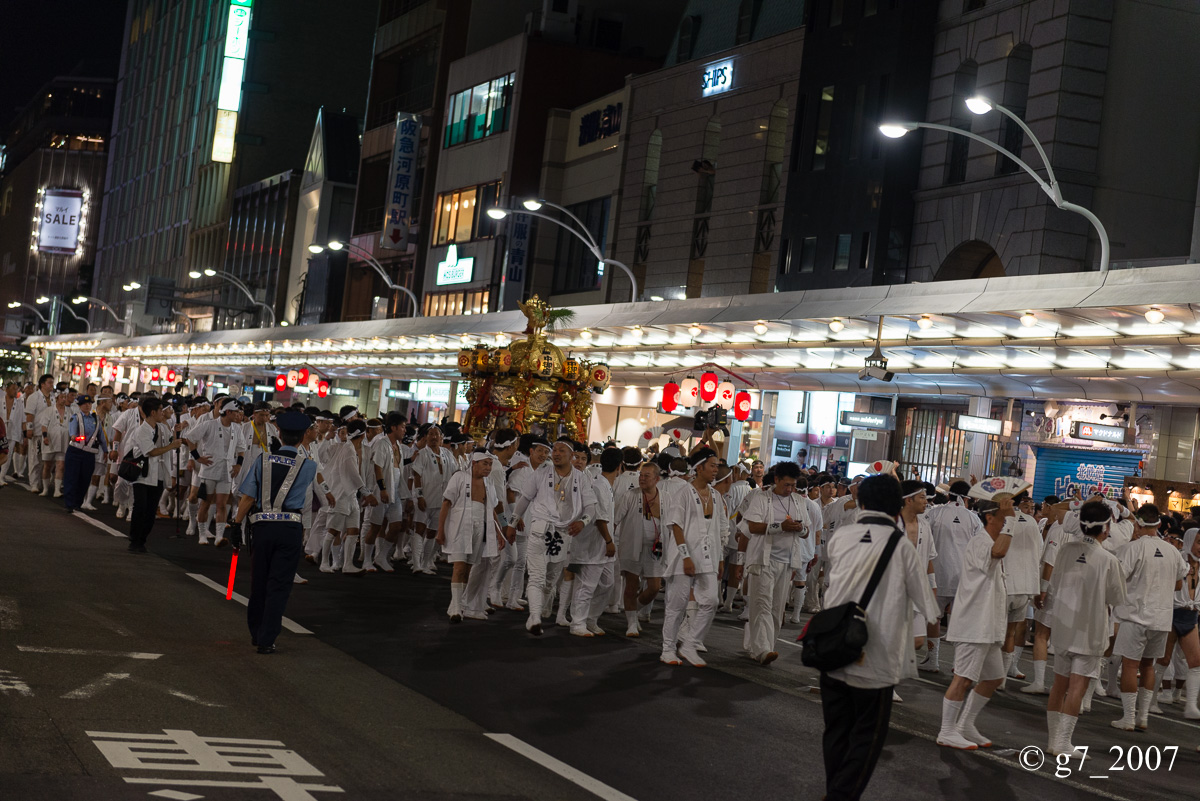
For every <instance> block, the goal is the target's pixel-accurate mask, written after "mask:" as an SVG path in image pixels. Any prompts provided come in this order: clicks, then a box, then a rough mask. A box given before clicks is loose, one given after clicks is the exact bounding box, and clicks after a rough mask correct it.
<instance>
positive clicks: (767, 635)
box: [0, 376, 1200, 797]
mask: <svg viewBox="0 0 1200 801" xmlns="http://www.w3.org/2000/svg"><path fill="white" fill-rule="evenodd" d="M282 411H284V410H283V409H281V408H276V407H272V406H271V405H269V404H266V403H250V402H249V401H248V399H244V398H243V399H238V398H233V397H228V396H216V397H214V398H212V399H211V400H210V399H208V398H205V397H202V396H184V395H176V394H171V393H168V394H167V395H165V396H163V397H157V396H155V395H154V394H152V393H146V394H142V395H138V394H137V393H134V394H133V395H128V396H127V395H124V394H120V393H114V392H113V391H112V389H111V388H109V387H104V388H99V389H98V388H95V387H94V386H89V387H87V388H85V389H84V390H83V391H82V392H76V391H75V390H73V389H72V388H70V387H69V386H66V385H65V384H60V385H58V386H55V385H54V383H53V380H52V378H51V377H50V376H44V377H43V378H42V380H41V381H39V382H38V383H37V384H36V385H34V384H30V385H28V386H27V387H25V388H24V389H23V390H22V389H21V388H20V387H17V386H16V385H9V387H7V388H6V398H5V405H4V408H3V412H4V420H5V421H6V422H7V429H8V431H9V432H10V434H11V435H12V436H11V441H10V444H9V458H8V459H7V461H6V463H5V464H4V466H3V469H2V470H0V483H3V482H4V481H5V480H6V479H9V478H12V477H14V476H17V477H21V478H26V479H27V480H28V482H29V487H30V489H31V490H32V491H34V492H40V493H42V494H44V495H54V496H55V497H62V498H63V502H64V504H65V506H66V508H67V510H68V511H72V510H75V509H83V510H93V509H95V508H96V506H95V504H97V503H113V504H114V505H115V506H116V513H117V516H118V517H119V518H124V519H127V520H129V521H130V546H129V548H130V550H131V551H135V552H144V551H145V542H146V537H147V536H148V534H149V532H150V529H151V527H152V526H153V523H154V520H155V518H156V517H166V518H172V517H176V518H178V519H179V520H180V521H181V524H182V521H185V520H186V534H187V535H188V536H194V537H195V538H196V541H197V542H198V543H199V544H200V545H211V546H215V547H218V548H220V547H224V546H226V545H227V544H229V543H228V539H227V537H226V536H225V535H226V527H227V525H228V521H230V520H232V519H233V517H232V510H233V509H234V508H235V507H236V504H237V502H238V497H239V493H240V490H239V476H240V475H241V473H242V471H243V470H245V469H246V468H247V465H253V464H254V463H255V460H257V459H260V458H261V457H262V456H263V454H264V453H272V452H274V451H275V450H276V449H277V448H278V447H279V439H278V434H279V432H278V431H277V430H276V429H275V427H274V424H273V422H272V420H273V418H274V416H275V415H276V414H277V413H279V412H282ZM288 411H294V412H300V413H303V414H305V415H308V417H309V418H310V419H311V422H312V426H311V427H309V428H308V429H307V430H306V431H305V432H304V434H303V439H302V440H301V442H300V443H299V445H298V453H299V454H300V455H302V456H303V457H304V458H305V459H307V460H311V461H312V462H313V463H314V464H315V466H316V479H315V481H313V482H312V486H311V489H310V490H309V494H308V498H307V499H306V501H305V503H304V504H303V512H302V517H303V527H304V543H305V546H304V550H305V558H307V559H308V560H309V561H311V562H313V563H314V564H316V565H317V566H318V568H319V571H320V572H321V573H326V574H340V575H343V576H356V577H357V576H364V575H367V574H373V573H392V572H395V571H396V570H397V569H399V567H400V566H402V565H406V566H407V569H409V570H411V571H412V572H413V573H417V574H435V573H436V572H437V563H438V561H439V560H440V561H444V562H446V563H448V564H449V566H450V567H449V569H450V575H451V583H450V587H449V598H448V599H447V601H448V603H447V607H446V614H447V617H448V620H449V622H450V623H451V624H461V623H462V622H463V621H486V620H488V619H489V617H490V616H491V615H493V613H495V612H497V611H498V610H500V609H510V610H519V611H521V612H522V613H523V614H524V616H525V629H526V630H527V631H528V632H529V634H530V635H532V636H540V635H542V633H543V631H544V627H545V626H547V625H550V624H551V623H553V624H556V625H558V626H563V627H565V628H566V629H567V630H568V631H569V632H570V634H571V635H574V636H578V637H583V638H590V637H599V636H604V635H605V634H606V631H605V629H604V628H602V627H601V626H600V625H599V620H600V618H601V616H602V615H605V614H612V615H619V616H621V617H623V622H624V628H625V636H627V637H639V636H641V635H642V633H643V632H644V631H645V630H646V627H647V626H648V625H649V622H650V620H651V615H652V614H653V610H654V607H655V605H656V604H659V605H660V608H661V637H662V649H661V653H660V657H659V658H660V660H661V661H662V662H663V663H664V664H667V665H673V666H674V665H682V664H684V663H688V664H690V665H693V666H696V667H703V666H705V656H704V654H705V652H706V647H705V641H706V636H707V634H708V631H709V628H710V627H711V625H712V622H713V620H714V616H715V615H716V613H717V612H718V611H719V610H723V611H724V612H727V613H729V612H734V611H735V604H737V605H739V606H740V619H741V620H742V621H744V622H745V626H744V629H743V648H744V651H745V654H746V657H747V658H749V659H751V660H753V661H754V662H757V663H759V664H762V665H768V664H770V663H771V662H773V661H774V660H776V659H778V658H779V653H778V651H777V649H776V647H775V643H776V641H777V638H778V637H779V635H780V630H781V627H782V626H783V624H784V623H785V622H786V620H787V619H789V611H788V608H789V607H790V608H791V611H790V620H792V621H793V622H797V623H798V622H800V621H801V617H800V615H801V612H802V611H808V612H815V611H817V610H819V609H821V608H823V607H830V606H837V605H838V604H842V603H846V602H847V601H853V600H855V599H856V598H858V597H859V596H860V595H861V594H862V590H863V588H864V587H865V586H866V584H867V579H868V577H869V576H870V574H871V572H872V570H873V568H874V567H875V565H876V564H877V562H878V561H879V560H880V558H881V554H882V553H883V552H884V551H883V549H884V544H885V543H886V542H887V540H888V539H889V537H890V534H891V533H892V532H894V531H899V532H900V533H901V534H902V535H903V536H902V537H900V538H899V539H898V544H897V545H896V546H893V547H894V548H895V550H894V552H893V551H889V552H888V553H889V556H890V561H888V562H887V563H886V567H887V570H886V571H885V572H884V573H883V574H882V575H883V578H882V580H881V581H880V583H879V584H878V591H877V592H876V593H875V594H874V596H872V599H871V601H870V603H869V605H868V606H867V610H866V611H867V619H868V622H869V625H870V639H869V641H868V645H867V648H866V650H865V651H864V655H863V658H862V659H861V660H859V661H858V662H856V663H855V664H852V665H849V666H847V667H845V668H842V669H839V670H834V671H830V672H828V673H827V674H824V675H823V676H822V685H821V686H822V698H823V702H824V703H825V707H826V719H827V731H826V739H825V750H826V768H827V774H828V781H829V787H830V792H831V795H830V797H857V795H856V793H861V789H862V787H864V786H865V782H866V778H867V777H869V775H870V772H871V769H872V768H873V765H874V762H875V760H876V759H877V758H878V755H879V750H880V749H881V748H882V743H883V738H882V737H879V736H877V735H878V734H879V733H880V732H881V731H882V730H885V729H886V725H887V716H888V714H890V707H891V704H892V703H893V702H894V701H895V700H898V699H899V697H898V695H896V690H895V687H896V685H898V684H899V682H900V681H901V680H902V679H904V678H907V677H913V676H916V675H917V673H918V672H929V673H939V672H941V671H942V670H943V663H942V661H941V658H940V653H941V649H942V643H943V641H945V642H948V643H952V645H953V649H954V656H953V668H952V675H951V678H950V684H949V687H948V689H947V690H946V693H945V697H944V699H943V702H942V723H941V728H940V731H939V732H938V735H937V742H938V743H939V744H940V745H943V746H947V747H950V748H957V749H964V750H973V749H976V748H986V747H988V746H990V745H991V744H992V741H991V739H990V738H989V737H988V736H986V735H985V734H983V733H982V732H981V730H980V727H981V725H982V727H983V728H987V726H986V725H983V724H981V723H980V721H981V712H983V710H984V709H985V708H986V705H987V704H988V702H989V700H990V699H991V698H992V697H993V695H994V693H996V692H998V691H1005V690H1006V683H1007V681H1008V679H1025V678H1026V676H1025V670H1026V669H1025V668H1023V667H1022V659H1023V656H1024V654H1025V652H1026V651H1027V650H1028V651H1029V654H1030V657H1031V659H1030V660H1029V662H1028V664H1029V667H1028V668H1027V669H1028V671H1029V673H1031V674H1032V679H1031V680H1030V681H1029V683H1028V684H1026V685H1025V686H1023V687H1021V688H1020V692H1022V693H1026V694H1032V695H1038V694H1041V695H1046V696H1047V701H1046V715H1047V730H1048V739H1049V747H1048V750H1049V752H1050V753H1051V754H1055V755H1057V754H1070V753H1073V751H1074V749H1075V746H1074V745H1073V744H1072V736H1073V733H1074V729H1075V725H1076V722H1077V720H1078V717H1079V715H1080V714H1081V713H1087V712H1089V711H1090V710H1091V703H1092V698H1093V697H1094V695H1095V694H1096V693H1101V694H1106V695H1108V696H1111V697H1113V698H1116V699H1120V702H1121V705H1122V712H1123V714H1122V717H1121V718H1119V719H1118V720H1114V721H1112V725H1113V726H1114V727H1116V728H1118V729H1123V730H1128V731H1135V730H1142V731H1144V730H1146V729H1147V728H1148V727H1149V725H1150V718H1149V715H1150V713H1151V712H1155V713H1163V712H1164V708H1165V707H1167V706H1168V705H1172V704H1181V705H1182V710H1181V714H1182V715H1183V717H1185V718H1187V719H1200V708H1197V694H1198V692H1200V634H1198V629H1197V609H1198V608H1200V597H1198V596H1197V584H1198V566H1200V543H1197V532H1198V531H1200V522H1197V520H1196V519H1193V518H1187V519H1181V516H1172V515H1167V514H1162V513H1160V511H1159V510H1158V509H1157V508H1156V507H1154V506H1153V505H1150V504H1145V505H1142V506H1140V507H1139V506H1137V505H1136V504H1134V503H1127V502H1126V501H1125V500H1123V499H1119V498H1110V497H1106V496H1104V495H1099V494H1097V495H1094V496H1093V497H1090V498H1083V497H1080V496H1079V495H1078V494H1076V495H1075V496H1074V497H1072V498H1067V499H1060V498H1057V497H1054V496H1049V497H1046V498H1043V499H1041V500H1040V502H1035V499H1033V498H1032V497H1031V496H1030V492H1029V489H1030V487H1029V484H1028V483H1026V482H1024V481H1021V480H1020V479H1014V478H1001V477H997V478H991V477H989V478H984V479H983V480H982V481H976V480H975V479H974V478H973V477H971V478H970V480H966V479H954V480H951V481H949V482H947V483H944V484H941V485H939V486H934V485H933V484H931V483H928V482H922V481H920V480H918V479H917V478H915V477H912V478H903V477H902V476H901V475H900V472H899V470H898V469H897V468H896V466H894V465H891V464H890V463H886V464H885V465H884V467H883V468H882V472H881V474H880V475H877V476H871V477H865V476H860V477H858V478H856V479H854V480H853V481H851V480H848V479H845V478H838V477H835V476H832V475H829V474H827V473H823V472H818V471H817V470H815V469H812V468H802V467H801V466H800V465H798V464H796V463H794V462H790V461H786V462H779V463H776V464H775V465H774V466H772V467H771V468H770V469H769V470H768V469H766V467H765V465H763V463H762V462H759V461H755V462H753V463H749V464H748V463H744V462H737V461H734V462H732V463H728V462H726V461H725V460H724V459H722V458H721V457H720V455H719V454H718V453H717V452H716V451H715V450H714V449H713V448H712V447H710V444H711V443H710V442H709V441H708V440H705V441H702V442H700V443H698V444H697V445H696V446H694V447H692V448H690V449H688V448H685V447H684V446H682V445H680V444H678V443H672V444H671V445H670V446H668V447H666V448H664V449H663V451H662V452H661V453H656V454H649V455H648V454H646V453H644V452H643V451H641V450H639V449H638V448H634V447H625V448H620V447H617V446H616V445H614V444H611V443H610V444H609V445H607V446H601V445H598V444H595V443H593V444H592V445H590V446H589V445H586V444H584V443H582V442H578V441H574V440H572V439H570V438H568V437H559V438H557V439H555V440H554V441H550V440H549V439H547V438H545V437H542V436H539V435H536V434H519V433H518V432H517V431H515V430H513V429H510V428H501V429H498V430H496V431H493V432H491V433H490V435H489V436H488V437H487V438H486V440H485V441H484V442H478V441H477V440H476V439H475V438H473V437H471V436H468V435H467V434H466V433H465V432H464V431H462V430H461V427H460V426H459V425H458V424H456V423H453V422H444V423H443V424H441V425H433V424H430V423H425V424H422V425H419V426H418V425H415V424H414V423H412V422H410V420H409V419H408V418H407V417H405V416H404V415H403V414H400V413H396V412H391V413H387V414H384V415H383V416H382V417H375V418H365V417H364V416H363V415H362V414H361V413H360V412H359V410H358V409H357V408H355V407H353V406H345V407H342V408H341V409H339V410H338V411H337V412H336V413H335V412H332V411H322V410H319V409H316V408H312V407H307V408H306V407H304V406H303V405H302V404H295V405H293V407H292V408H291V409H290V410H288ZM1195 511H1196V512H1200V510H1195ZM295 580H296V581H297V582H301V583H303V582H304V580H303V579H302V578H300V577H299V575H297V576H296V579H295ZM1051 656H1053V663H1051V662H1050V659H1051ZM1048 667H1050V669H1051V671H1052V672H1051V673H1050V675H1049V676H1047V672H1046V671H1047V668H1048ZM855 720H860V721H861V722H862V723H863V725H854V724H853V721H855ZM983 720H985V721H986V718H984V719H983ZM881 726H882V729H881V728H880V727H881ZM856 788H857V789H856Z"/></svg>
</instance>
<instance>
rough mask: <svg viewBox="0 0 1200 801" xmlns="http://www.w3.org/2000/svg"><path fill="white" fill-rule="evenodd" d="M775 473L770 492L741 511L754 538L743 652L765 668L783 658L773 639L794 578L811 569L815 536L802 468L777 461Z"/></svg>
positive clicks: (748, 548)
mask: <svg viewBox="0 0 1200 801" xmlns="http://www.w3.org/2000/svg"><path fill="white" fill-rule="evenodd" d="M773 469H774V471H775V483H774V484H773V485H772V487H771V488H770V489H769V490H768V491H767V492H756V493H753V494H751V495H750V496H748V498H749V500H748V503H747V506H746V509H745V511H744V512H742V519H743V520H744V521H745V523H746V529H747V531H748V532H749V535H750V536H749V538H748V543H747V545H746V550H745V568H744V569H745V572H746V574H747V575H746V603H747V605H748V606H749V607H750V620H749V621H748V622H747V623H746V627H745V631H744V633H743V636H742V647H743V648H745V649H746V651H748V652H749V654H750V658H751V659H753V660H754V661H756V662H758V663H760V664H763V665H769V664H770V663H771V662H774V661H775V660H776V659H778V658H779V652H778V651H777V650H776V648H775V639H776V638H777V637H778V636H779V629H780V627H781V625H782V622H783V612H784V604H785V603H786V602H787V597H788V592H789V591H790V590H791V585H792V575H793V573H794V572H795V571H797V570H803V569H804V568H805V567H806V566H807V564H808V561H809V559H810V553H811V551H810V550H809V549H808V548H806V547H805V545H806V541H810V540H811V539H813V537H814V536H815V531H814V529H813V525H812V520H811V518H810V517H809V513H808V503H807V502H806V499H805V498H804V496H803V495H802V494H801V493H799V492H797V491H796V483H797V481H798V480H799V479H800V466H799V465H798V464H796V463H795V462H778V463H776V464H775V466H774V468H773ZM739 558H740V556H739ZM737 572H738V573H740V572H741V571H737Z"/></svg>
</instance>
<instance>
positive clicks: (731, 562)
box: [720, 462, 812, 612]
mask: <svg viewBox="0 0 1200 801" xmlns="http://www.w3.org/2000/svg"><path fill="white" fill-rule="evenodd" d="M730 471H731V473H730V480H731V483H730V485H729V489H728V490H726V492H725V510H726V511H727V512H728V513H729V520H730V523H731V524H732V527H733V536H732V537H731V538H730V541H729V542H728V543H727V544H726V547H725V573H726V575H725V577H724V578H725V584H724V586H723V587H722V588H721V593H722V602H721V607H720V611H722V612H732V611H733V601H734V598H735V596H736V595H737V594H738V587H739V583H740V582H739V581H736V580H734V579H733V578H732V576H733V572H734V570H735V569H736V568H737V567H738V566H739V564H741V565H743V566H744V563H739V562H738V561H737V559H738V557H737V554H738V524H739V523H740V522H741V519H742V517H741V510H742V503H743V502H745V500H746V496H747V495H749V494H750V490H751V487H750V482H749V481H747V480H746V479H748V478H749V477H750V465H748V464H746V463H744V462H734V463H733V464H732V465H730ZM811 516H812V512H811V509H810V511H809V517H810V518H811ZM743 553H744V551H743ZM743 572H744V571H743Z"/></svg>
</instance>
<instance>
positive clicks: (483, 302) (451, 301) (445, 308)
mask: <svg viewBox="0 0 1200 801" xmlns="http://www.w3.org/2000/svg"><path fill="white" fill-rule="evenodd" d="M488 294H489V293H488V290H486V289H468V290H465V291H459V292H426V293H425V303H424V306H425V309H424V312H423V314H424V315H425V316H426V317H453V316H456V315H460V314H487V313H488Z"/></svg>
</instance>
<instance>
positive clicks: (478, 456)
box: [471, 451, 492, 462]
mask: <svg viewBox="0 0 1200 801" xmlns="http://www.w3.org/2000/svg"><path fill="white" fill-rule="evenodd" d="M491 458H492V455H491V454H490V453H483V452H480V451H476V452H475V453H472V454H471V461H472V462H482V461H483V460H484V459H491Z"/></svg>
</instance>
